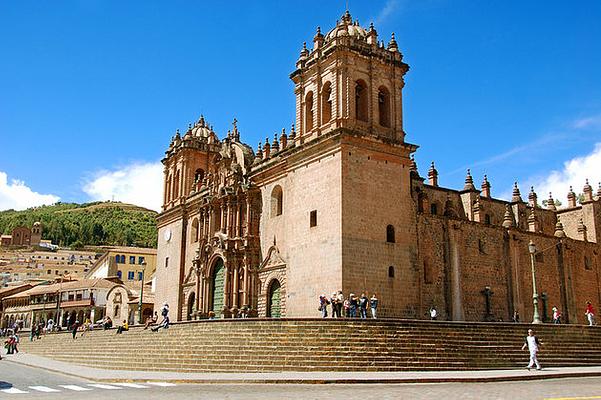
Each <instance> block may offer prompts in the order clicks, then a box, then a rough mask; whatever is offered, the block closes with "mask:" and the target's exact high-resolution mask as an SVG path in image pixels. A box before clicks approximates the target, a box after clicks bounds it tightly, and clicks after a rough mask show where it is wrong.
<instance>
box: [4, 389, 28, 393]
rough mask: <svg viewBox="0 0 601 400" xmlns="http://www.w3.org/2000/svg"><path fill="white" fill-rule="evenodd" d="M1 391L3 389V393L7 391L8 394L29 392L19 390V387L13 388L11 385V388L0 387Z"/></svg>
mask: <svg viewBox="0 0 601 400" xmlns="http://www.w3.org/2000/svg"><path fill="white" fill-rule="evenodd" d="M2 391H3V392H4V393H8V394H20V393H29V392H26V391H24V390H20V389H17V388H14V387H13V388H10V389H2Z"/></svg>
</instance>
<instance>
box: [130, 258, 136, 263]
mask: <svg viewBox="0 0 601 400" xmlns="http://www.w3.org/2000/svg"><path fill="white" fill-rule="evenodd" d="M129 263H130V264H135V263H136V256H129Z"/></svg>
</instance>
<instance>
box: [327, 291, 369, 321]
mask: <svg viewBox="0 0 601 400" xmlns="http://www.w3.org/2000/svg"><path fill="white" fill-rule="evenodd" d="M378 304H379V300H378V296H377V295H376V294H375V293H374V294H372V296H371V298H368V297H367V295H366V294H365V293H361V296H359V297H357V296H356V295H355V294H354V293H351V294H349V296H348V298H345V297H344V294H343V293H342V290H339V291H338V292H334V293H332V295H331V296H330V297H328V296H327V295H325V294H322V295H321V296H319V307H318V308H317V309H318V310H319V311H320V312H321V317H322V318H327V316H328V307H330V308H331V312H332V318H357V317H359V318H361V319H366V318H367V309H368V308H369V309H370V310H371V317H372V318H374V319H375V318H377V315H378V314H377V313H378Z"/></svg>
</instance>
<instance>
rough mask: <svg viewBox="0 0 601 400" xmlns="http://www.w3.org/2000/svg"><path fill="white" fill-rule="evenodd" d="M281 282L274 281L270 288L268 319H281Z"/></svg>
mask: <svg viewBox="0 0 601 400" xmlns="http://www.w3.org/2000/svg"><path fill="white" fill-rule="evenodd" d="M280 310H281V307H280V282H279V281H277V280H274V281H273V282H272V283H271V286H270V287H269V310H268V313H267V316H268V317H272V318H280V316H281V312H280Z"/></svg>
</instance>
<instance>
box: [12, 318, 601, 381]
mask: <svg viewBox="0 0 601 400" xmlns="http://www.w3.org/2000/svg"><path fill="white" fill-rule="evenodd" d="M532 327H533V326H532V325H529V324H508V323H458V322H442V321H440V322H439V321H433V322H430V321H416V320H397V319H395V320H392V319H391V320H385V319H382V320H364V321H362V320H344V319H342V320H333V319H328V320H323V319H245V320H241V319H234V320H213V321H208V320H206V321H195V322H189V323H178V324H174V325H171V327H170V328H169V329H166V330H161V331H159V332H156V333H155V332H151V331H150V330H143V329H142V328H141V327H132V328H131V329H130V330H129V331H128V332H124V333H123V334H122V335H116V334H115V330H114V329H112V330H108V331H102V330H95V331H92V332H88V333H86V334H85V335H84V336H83V337H80V334H78V337H77V339H76V340H73V339H72V338H71V334H70V333H56V334H47V335H45V336H44V337H42V339H40V340H37V341H34V342H29V338H28V337H27V336H26V334H25V333H23V336H22V340H21V346H20V348H21V351H25V352H29V353H33V354H38V355H41V356H45V357H49V358H52V359H56V360H61V361H67V362H70V363H75V364H81V365H87V366H91V367H97V368H105V369H124V370H150V371H181V372H273V371H353V372H357V371H403V370H470V369H492V368H494V369H499V368H521V367H524V366H525V365H526V364H527V362H528V352H527V351H524V350H521V347H522V344H523V342H524V337H525V335H526V332H527V330H528V328H532ZM535 329H536V334H537V336H538V337H539V338H540V340H541V341H542V343H543V344H542V349H541V352H540V354H539V359H540V361H541V363H542V364H543V365H544V366H545V367H551V366H587V365H589V366H590V365H601V328H598V327H588V326H582V325H540V326H535Z"/></svg>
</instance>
